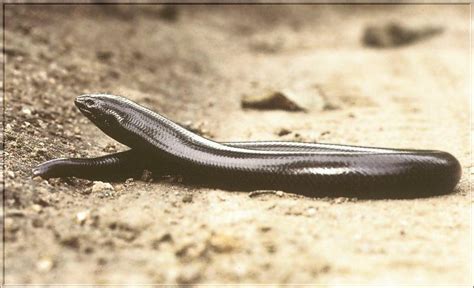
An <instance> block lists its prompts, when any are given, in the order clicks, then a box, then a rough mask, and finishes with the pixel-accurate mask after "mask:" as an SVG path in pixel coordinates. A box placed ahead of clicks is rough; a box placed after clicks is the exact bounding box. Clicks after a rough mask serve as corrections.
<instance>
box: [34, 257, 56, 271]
mask: <svg viewBox="0 0 474 288" xmlns="http://www.w3.org/2000/svg"><path fill="white" fill-rule="evenodd" d="M53 266H54V262H53V260H51V259H50V258H42V259H40V260H38V262H36V269H38V271H40V272H48V271H50V270H51V269H52V268H53Z"/></svg>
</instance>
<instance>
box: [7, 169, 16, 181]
mask: <svg viewBox="0 0 474 288" xmlns="http://www.w3.org/2000/svg"><path fill="white" fill-rule="evenodd" d="M7 175H8V178H11V179H13V178H15V173H14V172H13V171H11V170H8V171H7Z"/></svg>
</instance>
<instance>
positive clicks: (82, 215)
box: [76, 210, 90, 225]
mask: <svg viewBox="0 0 474 288" xmlns="http://www.w3.org/2000/svg"><path fill="white" fill-rule="evenodd" d="M89 216H90V211H89V210H85V211H81V212H78V213H77V214H76V222H77V223H78V224H80V225H83V224H84V223H85V222H86V220H87V219H88V218H89Z"/></svg>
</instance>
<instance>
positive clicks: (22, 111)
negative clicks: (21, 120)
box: [21, 108, 31, 116]
mask: <svg viewBox="0 0 474 288" xmlns="http://www.w3.org/2000/svg"><path fill="white" fill-rule="evenodd" d="M21 113H23V114H25V115H28V116H30V115H31V110H30V109H28V108H23V109H21Z"/></svg>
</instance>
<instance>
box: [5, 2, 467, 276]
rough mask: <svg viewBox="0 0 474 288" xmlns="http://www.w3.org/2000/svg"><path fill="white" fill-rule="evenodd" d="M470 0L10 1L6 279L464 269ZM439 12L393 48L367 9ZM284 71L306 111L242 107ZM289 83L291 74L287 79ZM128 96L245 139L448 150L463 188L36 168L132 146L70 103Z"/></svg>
mask: <svg viewBox="0 0 474 288" xmlns="http://www.w3.org/2000/svg"><path fill="white" fill-rule="evenodd" d="M469 9H470V8H469V6H468V5H382V6H376V5H356V6H344V5H337V6H331V5H299V6H298V5H278V6H271V5H270V6H255V5H237V6H235V5H220V6H215V5H193V6H185V5H179V6H160V5H148V6H143V5H134V6H127V5H118V6H116V5H92V6H91V5H44V6H42V5H7V6H6V10H5V25H6V26H5V39H6V43H5V52H6V63H5V64H6V66H5V73H6V74H5V79H6V80H5V83H4V85H5V87H4V89H5V106H6V107H5V108H6V109H5V113H6V114H5V117H6V118H5V135H4V136H5V165H6V170H5V184H6V187H5V211H4V212H5V218H4V221H5V239H6V242H5V255H4V256H5V265H6V266H5V282H6V283H7V284H14V283H17V284H18V283H36V284H40V283H56V284H66V283H67V284H91V283H95V284H144V283H180V284H186V283H267V284H282V283H295V284H305V283H306V284H308V283H315V284H327V285H332V284H358V283H360V284H388V283H391V284H469V283H470V281H471V279H470V272H471V271H470V264H471V262H470V261H471V260H470V259H471V258H470V257H471V254H470V247H471V245H472V244H471V240H470V231H471V230H470V228H471V218H470V209H471V208H470V207H471V203H472V202H471V198H470V192H469V187H470V181H469V176H470V169H471V161H470V144H469V135H470V134H469V133H470V131H469V121H470V120H469V116H470V114H469V110H470V109H469V107H470V106H469V103H470V102H469V93H470V70H469V69H470V68H469V61H470V60H469V59H470V58H469V52H470V50H469V49H470V38H469V27H470V11H469ZM384 23H401V25H407V26H409V27H415V28H416V27H426V26H433V27H441V28H442V29H443V32H442V33H440V34H438V35H436V36H433V37H431V38H428V39H424V40H421V41H418V42H416V43H412V44H409V45H405V46H403V47H398V48H384V49H380V48H379V49H374V48H371V47H367V46H365V45H364V43H363V34H364V31H365V29H366V27H368V25H375V24H377V25H378V24H380V25H383V24H384ZM269 90H271V91H285V92H284V93H286V95H289V94H288V93H291V95H292V96H294V97H297V98H299V99H298V100H299V102H298V103H299V104H300V103H302V104H301V105H303V107H304V108H305V110H304V111H302V112H288V111H281V110H269V111H265V110H252V109H243V108H242V107H241V100H242V98H243V97H245V95H252V94H254V95H257V94H264V93H266V92H265V91H269ZM288 91H290V92H288ZM98 92H102V93H112V94H117V95H122V96H125V97H128V98H130V99H132V100H134V101H136V102H138V103H140V104H142V105H144V106H147V107H149V108H151V109H153V110H155V111H158V112H160V113H162V114H164V115H166V116H167V117H169V118H171V119H173V120H175V121H178V122H180V123H188V124H189V125H191V126H193V127H197V128H196V129H204V130H206V131H207V134H206V135H208V136H209V137H212V138H213V139H216V140H219V141H221V140H222V141H230V140H270V139H279V140H298V141H317V142H328V143H341V144H354V145H365V146H382V147H394V148H418V149H439V150H446V151H449V152H450V153H452V154H453V155H455V156H456V157H457V158H458V159H459V161H460V162H461V164H462V167H463V177H462V179H461V181H460V184H459V185H458V187H457V188H456V189H455V191H453V193H451V194H449V195H446V196H442V197H433V198H426V199H415V200H378V201H368V200H366V201H360V200H357V199H346V198H336V199H330V198H305V197H300V196H296V195H292V194H288V193H281V192H280V193H252V194H250V196H251V197H250V196H249V194H248V193H243V192H239V191H224V190H218V189H204V188H196V187H191V186H186V185H183V184H180V183H177V181H176V179H158V180H155V181H152V182H150V181H147V180H149V178H150V177H149V175H145V177H144V180H145V181H142V180H140V179H135V180H128V181H127V182H119V183H92V182H90V181H86V180H80V179H73V178H71V179H62V180H60V179H52V180H50V181H45V180H42V179H38V178H35V179H31V168H32V167H34V166H35V165H37V164H39V163H41V162H42V161H45V160H49V159H52V158H58V157H91V156H96V155H103V154H106V153H110V152H113V151H120V150H123V149H125V147H123V146H122V145H120V144H118V143H116V142H115V141H114V140H113V139H111V138H108V137H107V136H106V135H104V134H103V133H102V132H101V131H99V130H98V129H97V128H96V127H95V126H94V125H93V124H91V123H90V122H89V121H88V120H87V119H86V118H85V117H84V116H83V115H81V113H80V112H79V111H78V110H77V109H76V108H75V107H74V105H73V100H74V98H75V97H76V96H78V95H80V94H84V93H98Z"/></svg>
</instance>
